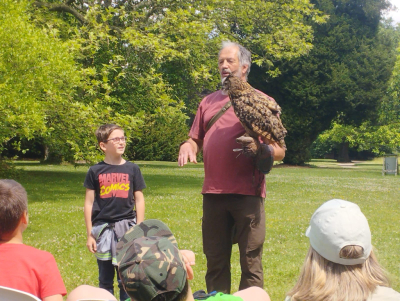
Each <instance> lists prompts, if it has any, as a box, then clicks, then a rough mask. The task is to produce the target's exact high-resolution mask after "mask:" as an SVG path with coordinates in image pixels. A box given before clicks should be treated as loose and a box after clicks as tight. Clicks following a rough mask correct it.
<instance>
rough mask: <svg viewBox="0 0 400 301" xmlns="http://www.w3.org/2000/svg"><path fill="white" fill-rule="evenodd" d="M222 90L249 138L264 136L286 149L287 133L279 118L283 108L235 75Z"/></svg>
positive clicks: (227, 79) (231, 75)
mask: <svg viewBox="0 0 400 301" xmlns="http://www.w3.org/2000/svg"><path fill="white" fill-rule="evenodd" d="M222 89H223V90H225V91H226V92H227V93H228V95H229V98H230V100H231V102H232V107H233V110H234V112H235V114H236V116H237V117H238V119H239V121H240V122H241V124H242V125H243V127H244V129H245V130H246V133H247V134H248V135H249V136H251V137H253V138H255V139H258V137H259V136H262V137H264V138H266V139H268V140H270V141H274V142H277V143H278V144H279V145H280V146H281V147H283V148H285V149H286V144H285V140H284V138H285V136H286V134H287V131H286V129H285V128H284V126H283V125H282V122H281V119H280V117H279V114H280V113H281V107H280V106H279V105H278V104H277V103H276V102H275V100H274V99H272V98H271V97H269V96H267V95H265V94H262V93H260V92H257V91H256V90H255V89H254V88H253V87H252V86H250V84H248V83H247V82H245V81H242V80H241V79H240V78H238V77H236V76H234V75H233V74H230V75H229V76H227V77H226V78H225V80H224V82H223V84H222Z"/></svg>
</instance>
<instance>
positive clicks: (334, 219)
mask: <svg viewBox="0 0 400 301" xmlns="http://www.w3.org/2000/svg"><path fill="white" fill-rule="evenodd" d="M306 236H307V237H308V238H309V239H310V248H309V250H308V254H307V256H306V260H305V262H304V265H303V268H302V270H301V273H300V277H299V280H298V282H297V283H296V285H295V287H294V288H293V289H292V290H291V291H290V292H289V293H288V295H289V296H291V298H292V300H293V301H297V300H326V301H331V300H336V301H341V300H366V299H367V298H368V297H369V295H370V294H371V293H372V292H373V291H374V290H375V288H376V287H377V286H378V285H380V286H388V280H387V278H386V276H385V272H384V270H383V269H382V268H381V266H380V265H379V263H378V261H377V259H376V257H375V255H374V252H373V250H372V244H371V231H370V229H369V225H368V221H367V219H366V217H365V216H364V214H363V213H362V212H361V210H360V208H359V207H358V206H357V205H356V204H354V203H351V202H348V201H344V200H339V199H334V200H330V201H328V202H326V203H324V204H322V205H321V206H320V207H319V208H318V209H317V210H316V211H315V213H314V214H313V216H312V217H311V221H310V226H309V227H308V229H307V231H306Z"/></svg>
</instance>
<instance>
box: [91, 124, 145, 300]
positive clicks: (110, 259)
mask: <svg viewBox="0 0 400 301" xmlns="http://www.w3.org/2000/svg"><path fill="white" fill-rule="evenodd" d="M96 138H97V141H98V143H99V147H100V149H101V150H102V151H103V152H104V160H103V161H102V162H100V163H98V164H96V165H93V166H91V167H90V169H89V171H88V173H87V175H86V179H85V182H84V186H85V187H86V196H85V206H84V214H85V223H86V230H87V243H86V246H87V247H88V249H89V251H90V252H91V253H93V254H95V256H96V258H97V264H98V267H99V287H101V288H104V289H106V290H107V291H109V292H110V293H112V294H114V275H115V272H117V279H118V286H119V288H120V300H126V299H127V298H128V295H127V294H126V292H125V291H124V288H123V286H122V284H121V281H120V279H119V275H118V268H117V261H116V252H115V248H116V244H117V242H118V240H119V239H120V238H121V237H122V236H123V234H124V233H125V232H126V231H127V230H128V229H129V228H131V227H132V226H134V225H136V224H140V223H141V222H143V220H144V210H145V205H144V196H143V192H142V190H143V189H144V188H146V184H145V182H144V179H143V177H142V174H141V172H140V169H139V166H137V165H136V164H134V163H132V162H129V161H126V160H125V159H123V158H122V155H123V154H124V151H125V147H126V137H125V135H124V130H123V129H122V128H121V127H119V126H118V125H115V124H105V125H102V126H100V127H99V128H98V129H97V131H96ZM135 209H136V210H135Z"/></svg>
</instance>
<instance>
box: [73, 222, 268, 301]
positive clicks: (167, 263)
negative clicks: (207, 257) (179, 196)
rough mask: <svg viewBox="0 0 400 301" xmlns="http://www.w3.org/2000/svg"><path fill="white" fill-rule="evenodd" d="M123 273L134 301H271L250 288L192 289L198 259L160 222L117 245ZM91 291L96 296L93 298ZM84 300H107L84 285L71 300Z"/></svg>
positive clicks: (131, 232)
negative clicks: (224, 290)
mask: <svg viewBox="0 0 400 301" xmlns="http://www.w3.org/2000/svg"><path fill="white" fill-rule="evenodd" d="M117 260H118V266H119V273H120V277H121V280H122V283H123V284H124V287H125V290H126V291H127V293H128V295H129V296H130V298H131V300H132V301H194V300H209V301H270V298H269V296H268V294H267V293H266V292H265V291H264V290H263V289H261V288H259V287H250V288H247V289H245V290H243V291H239V292H237V293H235V294H233V295H227V294H223V293H217V292H215V293H212V294H210V295H207V294H205V293H203V292H195V294H194V295H193V294H192V290H191V288H190V285H189V283H188V280H192V279H193V278H194V273H193V269H192V267H191V266H193V265H194V263H195V262H194V261H195V256H194V253H193V252H192V251H189V250H181V251H180V250H179V249H178V244H177V241H176V239H175V237H174V235H173V234H172V232H171V230H170V229H169V228H168V227H167V226H166V225H165V224H164V223H163V222H161V221H159V220H146V221H144V222H143V223H141V224H140V225H137V226H136V227H134V228H132V229H130V230H129V231H128V232H127V233H126V234H125V235H124V236H123V238H122V239H121V240H120V242H119V243H118V245H117ZM88 292H91V293H92V294H93V295H92V296H89V295H88ZM83 298H88V299H90V298H92V299H93V298H99V299H100V298H101V299H107V296H106V295H103V294H102V293H101V292H99V291H98V288H92V287H88V286H80V287H78V288H76V289H75V290H73V291H72V292H71V294H70V295H69V296H68V298H67V301H77V300H79V299H83Z"/></svg>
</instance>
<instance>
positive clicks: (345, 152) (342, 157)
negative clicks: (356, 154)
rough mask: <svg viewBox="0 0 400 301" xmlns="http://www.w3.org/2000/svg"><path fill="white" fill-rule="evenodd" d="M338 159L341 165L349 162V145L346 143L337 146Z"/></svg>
mask: <svg viewBox="0 0 400 301" xmlns="http://www.w3.org/2000/svg"><path fill="white" fill-rule="evenodd" d="M339 148H340V149H339V157H338V160H337V161H338V162H342V163H348V162H351V160H350V157H349V143H348V142H342V143H341V144H340V146H339Z"/></svg>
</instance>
